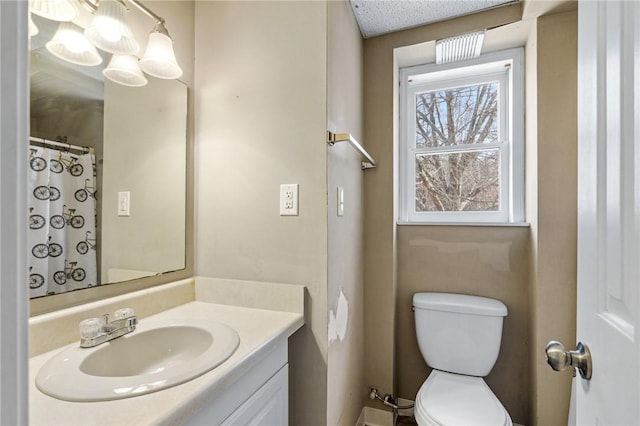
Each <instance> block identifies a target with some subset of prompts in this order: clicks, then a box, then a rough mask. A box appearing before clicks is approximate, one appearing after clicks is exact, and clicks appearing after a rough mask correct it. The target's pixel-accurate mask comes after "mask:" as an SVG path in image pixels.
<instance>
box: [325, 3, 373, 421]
mask: <svg viewBox="0 0 640 426" xmlns="http://www.w3.org/2000/svg"><path fill="white" fill-rule="evenodd" d="M328 20H329V22H328V24H329V31H328V34H327V37H328V57H327V61H328V63H327V129H329V130H331V131H333V132H350V133H351V134H352V135H353V136H354V137H355V138H356V139H357V140H358V141H361V142H362V143H363V144H365V145H366V141H364V140H363V139H362V135H363V127H362V116H363V114H362V37H361V36H360V31H359V30H358V26H357V24H356V22H355V19H354V17H353V13H352V12H351V6H350V5H349V3H348V2H347V1H330V2H328ZM360 160H361V158H360V155H359V154H358V153H357V152H356V151H355V150H354V149H353V148H351V147H350V146H349V145H347V144H346V143H338V144H336V145H334V146H333V147H330V148H328V159H327V170H328V189H327V190H328V194H329V198H328V223H329V235H328V237H329V240H328V256H329V259H328V260H329V263H328V304H329V306H328V310H329V323H330V324H333V325H335V327H334V326H331V325H330V326H329V349H328V367H327V369H328V372H327V376H328V381H327V424H328V425H345V426H346V425H349V426H353V425H355V424H356V422H357V420H358V416H359V415H360V411H361V410H362V405H363V398H364V396H365V393H366V390H365V386H364V383H363V381H364V377H363V373H364V368H363V364H362V360H363V359H364V323H363V318H364V309H365V306H364V287H363V284H364V281H363V255H362V253H363V246H362V240H363V233H362V230H363V223H364V218H363V209H362V195H363V179H366V177H365V174H367V173H369V172H370V171H365V172H363V171H362V170H361V169H360ZM339 186H340V187H342V188H343V189H344V204H345V209H344V216H341V217H339V216H338V215H337V187H339Z"/></svg>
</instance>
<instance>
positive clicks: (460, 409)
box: [414, 370, 512, 426]
mask: <svg viewBox="0 0 640 426" xmlns="http://www.w3.org/2000/svg"><path fill="white" fill-rule="evenodd" d="M414 414H415V417H416V421H417V423H418V425H420V426H458V425H460V426H462V425H464V426H512V422H511V417H509V414H508V413H507V411H506V410H505V408H504V407H503V406H502V404H501V403H500V401H499V400H498V398H497V397H496V396H495V395H494V394H493V392H492V391H491V389H489V386H487V384H486V383H485V381H484V380H483V379H482V378H481V377H473V376H463V375H460V374H453V373H447V372H444V371H439V370H433V371H432V372H431V374H430V375H429V377H428V378H427V380H426V381H425V382H424V384H423V385H422V387H421V388H420V390H419V391H418V395H417V396H416V403H415V408H414Z"/></svg>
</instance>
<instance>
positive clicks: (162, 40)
mask: <svg viewBox="0 0 640 426" xmlns="http://www.w3.org/2000/svg"><path fill="white" fill-rule="evenodd" d="M140 68H142V71H144V72H146V73H147V74H149V75H152V76H154V77H157V78H166V79H174V78H178V77H180V76H181V75H182V69H180V66H178V62H177V61H176V55H175V53H174V52H173V40H171V37H169V36H168V35H165V34H162V33H159V32H152V33H151V34H149V43H148V44H147V50H146V51H145V52H144V57H143V58H142V59H141V60H140Z"/></svg>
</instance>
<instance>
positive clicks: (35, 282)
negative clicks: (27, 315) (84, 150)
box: [28, 146, 97, 298]
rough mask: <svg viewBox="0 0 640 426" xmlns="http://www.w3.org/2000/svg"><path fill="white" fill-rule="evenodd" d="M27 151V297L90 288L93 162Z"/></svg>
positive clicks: (94, 269)
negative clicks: (28, 252)
mask: <svg viewBox="0 0 640 426" xmlns="http://www.w3.org/2000/svg"><path fill="white" fill-rule="evenodd" d="M29 149H30V153H29V166H30V167H29V191H30V195H29V233H28V234H29V236H28V247H29V250H30V251H31V257H30V259H29V289H30V290H29V291H30V297H31V298H33V297H39V296H44V295H47V294H56V293H64V292H67V291H71V290H76V289H80V288H86V287H91V286H95V285H96V284H97V266H96V263H97V262H96V244H95V242H96V239H95V238H96V225H95V223H96V219H95V217H96V198H95V178H94V168H95V157H94V156H93V155H92V154H81V155H75V154H72V153H70V152H63V151H58V150H54V149H49V148H42V147H33V146H32V147H30V148H29Z"/></svg>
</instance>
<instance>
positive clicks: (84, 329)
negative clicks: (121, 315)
mask: <svg viewBox="0 0 640 426" xmlns="http://www.w3.org/2000/svg"><path fill="white" fill-rule="evenodd" d="M101 327H102V322H101V320H100V318H88V319H86V320H83V321H80V338H81V339H93V338H94V337H97V336H98V334H100V328H101Z"/></svg>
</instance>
